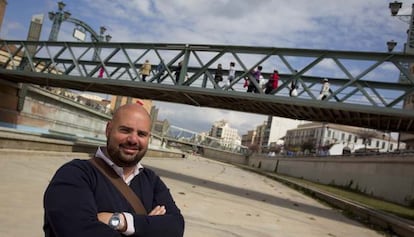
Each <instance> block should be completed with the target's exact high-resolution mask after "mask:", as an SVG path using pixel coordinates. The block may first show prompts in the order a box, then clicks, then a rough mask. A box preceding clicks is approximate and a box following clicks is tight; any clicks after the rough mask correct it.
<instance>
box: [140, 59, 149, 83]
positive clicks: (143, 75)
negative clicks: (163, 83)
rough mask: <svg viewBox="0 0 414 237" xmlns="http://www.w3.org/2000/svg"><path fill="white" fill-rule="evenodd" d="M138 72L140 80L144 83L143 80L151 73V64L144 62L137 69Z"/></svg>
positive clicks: (147, 61)
mask: <svg viewBox="0 0 414 237" xmlns="http://www.w3.org/2000/svg"><path fill="white" fill-rule="evenodd" d="M139 72H140V73H141V79H142V81H144V82H145V79H146V78H147V76H149V74H150V72H151V64H150V63H149V60H148V59H147V60H145V63H144V64H142V65H141V68H140V69H139Z"/></svg>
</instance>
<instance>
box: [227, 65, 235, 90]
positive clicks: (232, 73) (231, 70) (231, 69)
mask: <svg viewBox="0 0 414 237" xmlns="http://www.w3.org/2000/svg"><path fill="white" fill-rule="evenodd" d="M234 78H236V63H235V62H230V67H229V76H228V77H227V83H228V84H227V83H226V84H227V85H226V86H230V84H231V83H232V82H233V80H234ZM230 89H232V90H234V89H233V88H230Z"/></svg>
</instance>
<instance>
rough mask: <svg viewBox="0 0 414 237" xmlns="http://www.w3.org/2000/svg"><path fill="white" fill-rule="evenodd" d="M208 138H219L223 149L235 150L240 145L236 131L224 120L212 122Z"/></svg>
mask: <svg viewBox="0 0 414 237" xmlns="http://www.w3.org/2000/svg"><path fill="white" fill-rule="evenodd" d="M210 136H212V137H216V138H219V139H220V143H221V145H222V146H224V147H228V148H236V147H239V146H240V145H241V138H240V136H239V134H238V131H237V129H235V128H231V127H230V126H229V124H228V122H227V121H226V120H220V121H216V122H214V124H213V126H211V129H210Z"/></svg>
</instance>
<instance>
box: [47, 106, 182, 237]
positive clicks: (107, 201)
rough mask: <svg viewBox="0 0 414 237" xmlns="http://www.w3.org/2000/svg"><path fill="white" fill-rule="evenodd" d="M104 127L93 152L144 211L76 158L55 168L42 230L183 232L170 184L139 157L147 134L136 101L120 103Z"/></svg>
mask: <svg viewBox="0 0 414 237" xmlns="http://www.w3.org/2000/svg"><path fill="white" fill-rule="evenodd" d="M105 133H106V137H107V142H106V147H99V148H98V150H97V152H96V154H95V157H96V158H98V159H102V160H103V161H104V162H105V163H106V164H107V165H109V166H110V167H112V169H113V170H114V171H115V172H116V173H117V174H118V175H119V176H120V177H121V178H122V180H123V181H124V182H125V183H126V184H128V185H129V187H130V188H131V189H132V190H133V192H134V193H135V194H136V195H137V196H138V197H139V198H140V199H141V202H142V203H143V206H144V208H145V210H146V212H147V213H148V214H137V213H135V212H134V209H133V208H132V206H131V205H130V204H129V203H128V201H127V200H126V199H125V198H124V196H123V195H122V194H121V193H120V192H119V191H118V189H117V188H116V187H115V186H114V185H113V184H112V183H111V182H110V180H109V179H108V178H107V177H105V176H104V175H103V174H102V173H101V172H100V171H99V170H98V169H97V168H96V167H95V166H94V165H93V164H92V163H91V162H89V161H87V160H79V159H75V160H72V161H70V162H68V163H67V164H65V165H63V166H62V167H61V168H60V169H59V170H58V171H57V172H56V174H55V175H54V177H53V179H52V181H51V182H50V184H49V186H48V187H47V189H46V191H45V195H44V210H45V217H44V226H43V230H44V232H45V236H47V237H49V236H50V237H54V236H59V237H64V236H68V237H69V236H70V237H73V236H76V237H83V236H85V237H86V236H88V237H90V236H99V237H106V236H154V237H156V236H169V237H174V236H183V233H184V218H183V216H182V215H181V212H180V210H179V209H178V207H177V206H176V205H175V202H174V200H173V198H172V196H171V194H170V192H169V189H168V187H167V186H166V185H165V184H164V183H163V182H162V180H161V179H160V178H159V176H157V175H156V174H155V173H154V172H153V171H152V170H150V169H148V168H144V167H143V166H142V165H141V163H140V161H141V159H142V158H143V157H144V156H145V153H146V152H147V149H148V143H149V138H150V135H151V119H150V116H149V114H148V113H147V112H146V110H145V109H144V108H143V107H142V106H141V105H139V104H127V105H124V106H121V107H119V108H118V110H116V111H115V113H114V115H113V118H112V120H111V121H109V122H108V123H107V126H106V131H105ZM113 220H116V221H115V222H114V221H113Z"/></svg>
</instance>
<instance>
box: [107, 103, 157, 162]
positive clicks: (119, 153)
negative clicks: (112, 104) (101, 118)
mask: <svg viewBox="0 0 414 237" xmlns="http://www.w3.org/2000/svg"><path fill="white" fill-rule="evenodd" d="M150 129H151V121H150V118H149V116H148V114H146V113H145V112H142V110H136V109H126V110H122V111H119V114H117V115H114V119H113V120H112V121H110V122H109V123H108V124H107V126H106V136H107V152H108V155H109V156H110V158H111V160H112V161H113V162H114V163H115V164H116V165H118V166H120V167H131V166H134V165H136V164H137V163H138V162H139V161H140V160H141V159H142V157H144V155H145V153H146V152H147V149H148V143H149V138H150Z"/></svg>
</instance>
